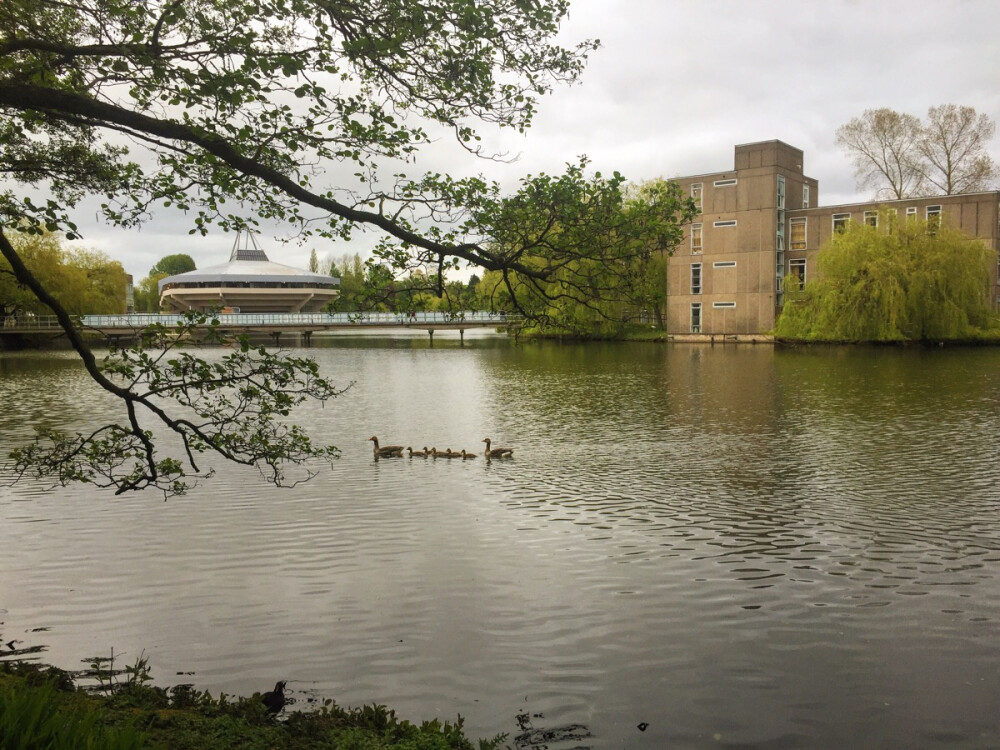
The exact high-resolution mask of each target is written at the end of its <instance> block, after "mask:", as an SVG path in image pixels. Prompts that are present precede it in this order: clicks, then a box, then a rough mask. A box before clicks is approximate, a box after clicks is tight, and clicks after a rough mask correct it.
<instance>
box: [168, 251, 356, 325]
mask: <svg viewBox="0 0 1000 750" xmlns="http://www.w3.org/2000/svg"><path fill="white" fill-rule="evenodd" d="M241 237H246V240H245V241H244V242H243V243H242V245H241V243H240V238H241ZM339 286H340V279H338V278H334V277H332V276H324V275H323V274H319V273H312V272H310V271H304V270H302V269H299V268H293V267H292V266H285V265H282V264H281V263H273V262H271V261H270V260H268V259H267V255H266V254H265V253H264V251H263V250H261V249H260V247H259V246H258V245H257V241H256V240H255V239H254V237H253V235H252V234H250V233H246V234H243V233H241V234H239V235H237V237H236V242H235V243H234V244H233V251H232V253H231V254H230V256H229V262H228V263H223V264H221V265H218V266H209V267H208V268H201V269H198V270H195V271H188V272H187V273H179V274H175V275H174V276H167V277H165V278H163V279H161V280H160V283H159V291H160V309H161V310H164V311H169V312H184V311H186V310H199V311H202V312H208V311H210V310H214V309H217V308H223V309H224V310H225V311H227V312H243V313H300V312H317V311H319V310H320V309H322V307H323V306H324V305H325V304H327V303H328V302H330V301H331V300H333V299H335V298H336V297H337V295H338V294H339V293H340V292H339V289H338V287H339Z"/></svg>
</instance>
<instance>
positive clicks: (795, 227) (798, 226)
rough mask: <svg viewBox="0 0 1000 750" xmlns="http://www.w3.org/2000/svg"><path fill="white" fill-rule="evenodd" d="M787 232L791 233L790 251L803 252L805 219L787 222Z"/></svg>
mask: <svg viewBox="0 0 1000 750" xmlns="http://www.w3.org/2000/svg"><path fill="white" fill-rule="evenodd" d="M788 226H789V230H790V231H791V238H790V241H791V249H792V250H805V249H806V220H805V219H792V220H791V221H789V222H788Z"/></svg>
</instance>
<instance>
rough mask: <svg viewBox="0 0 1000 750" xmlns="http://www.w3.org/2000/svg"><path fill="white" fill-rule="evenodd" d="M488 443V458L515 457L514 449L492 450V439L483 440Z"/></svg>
mask: <svg viewBox="0 0 1000 750" xmlns="http://www.w3.org/2000/svg"><path fill="white" fill-rule="evenodd" d="M483 442H484V443H486V458H511V457H513V455H514V449H513V448H491V447H490V439H489V438H483Z"/></svg>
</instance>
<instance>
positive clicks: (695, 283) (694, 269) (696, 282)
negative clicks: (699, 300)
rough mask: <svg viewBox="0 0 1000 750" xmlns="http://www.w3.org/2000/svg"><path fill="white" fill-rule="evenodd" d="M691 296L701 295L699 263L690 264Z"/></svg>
mask: <svg viewBox="0 0 1000 750" xmlns="http://www.w3.org/2000/svg"><path fill="white" fill-rule="evenodd" d="M691 294H701V263H692V264H691Z"/></svg>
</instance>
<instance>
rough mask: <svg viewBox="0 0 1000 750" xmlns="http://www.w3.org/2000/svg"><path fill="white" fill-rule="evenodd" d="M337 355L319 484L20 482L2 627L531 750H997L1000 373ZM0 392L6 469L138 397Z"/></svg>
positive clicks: (743, 350)
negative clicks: (452, 453) (376, 453)
mask: <svg viewBox="0 0 1000 750" xmlns="http://www.w3.org/2000/svg"><path fill="white" fill-rule="evenodd" d="M323 344H324V345H323V346H319V347H317V348H316V349H314V350H312V351H313V353H314V354H315V356H316V357H317V359H318V360H319V361H320V363H321V365H322V367H323V369H324V372H326V373H327V374H329V375H331V376H332V378H333V380H334V381H335V382H338V383H346V382H349V381H356V385H355V386H354V387H353V388H351V389H350V390H349V391H348V392H347V393H346V394H345V395H344V396H342V397H341V398H338V399H337V400H335V401H334V402H333V403H331V404H327V405H326V406H325V407H324V408H318V407H317V408H314V409H312V410H311V411H308V412H305V413H303V414H302V415H300V420H301V421H302V422H304V423H305V424H306V425H307V426H308V427H309V428H310V429H311V430H312V431H313V432H314V433H316V434H317V435H318V436H319V437H321V438H322V439H324V440H329V441H331V442H334V443H335V444H337V445H339V446H340V447H341V448H342V449H343V456H342V458H341V459H340V460H338V461H337V462H336V463H335V464H334V466H333V468H332V469H329V470H324V471H323V473H322V474H321V476H319V477H317V478H316V479H315V480H314V481H312V482H310V483H308V484H306V485H303V486H300V487H297V488H294V489H289V490H275V489H273V488H270V487H268V486H267V485H264V484H261V483H259V482H258V481H257V480H256V478H255V477H253V476H251V475H250V474H248V472H246V471H244V470H238V469H235V468H233V467H227V466H221V465H220V466H218V467H217V468H218V470H219V473H218V475H217V477H216V478H215V479H214V480H212V481H211V482H209V483H207V484H204V485H203V486H201V487H199V488H196V489H195V490H194V491H193V492H192V493H191V494H190V495H188V496H186V497H182V498H177V499H171V500H170V502H168V503H163V502H161V501H160V500H159V498H157V497H155V496H152V495H140V496H131V497H129V496H126V497H119V498H115V497H113V496H111V495H107V494H99V493H95V492H93V491H91V490H88V489H85V488H70V489H66V490H59V491H56V492H43V489H44V488H41V487H38V486H33V485H31V484H19V485H17V486H15V487H9V486H2V487H0V573H2V576H0V608H2V610H0V636H2V637H3V639H4V640H5V641H6V640H9V639H12V638H14V639H17V640H21V641H24V642H25V643H24V644H23V645H24V646H30V645H34V644H38V643H42V642H44V643H45V644H46V645H47V646H48V648H49V650H48V652H46V654H45V658H46V659H47V660H51V661H53V662H54V663H56V664H59V665H61V666H67V667H73V666H75V665H76V664H77V663H78V662H79V660H80V659H81V658H83V657H84V656H86V655H88V654H95V653H96V654H102V653H108V652H109V651H110V649H111V648H112V647H113V648H114V649H115V652H116V653H119V652H120V651H124V652H126V655H125V656H124V657H123V658H124V659H125V661H128V660H129V655H128V654H132V655H137V654H139V653H140V652H142V650H143V649H145V653H146V655H147V656H148V657H149V659H150V663H151V666H152V668H153V674H154V677H157V678H158V679H159V680H160V681H162V682H174V681H183V682H194V683H195V684H196V686H197V687H198V688H199V689H209V690H212V691H213V692H218V691H226V692H229V693H233V692H239V693H244V694H249V693H252V692H253V691H255V690H263V689H268V688H269V687H270V686H271V685H273V684H274V682H275V681H276V680H278V679H288V680H289V690H290V692H291V693H292V694H295V695H298V696H300V697H303V701H304V702H307V701H308V698H306V697H305V696H330V697H334V698H336V699H337V700H338V701H339V702H341V703H347V704H353V705H359V704H362V703H368V702H372V701H378V702H385V703H388V704H390V705H392V706H393V707H395V708H397V709H398V710H399V712H400V713H401V715H403V716H406V717H410V718H424V717H428V716H431V715H437V716H440V717H442V718H446V719H447V718H454V715H455V714H456V713H459V714H461V715H462V716H463V717H465V718H466V726H467V728H468V729H469V731H470V733H471V734H472V735H474V736H492V735H493V734H495V733H497V732H501V731H504V732H508V733H509V734H510V741H511V742H513V743H515V744H517V746H518V747H525V748H529V747H530V748H536V747H541V746H543V745H544V746H547V747H550V748H553V750H556V749H557V748H571V747H592V748H595V749H596V748H620V747H650V748H653V747H657V748H658V747H681V748H687V747H767V748H780V747H830V748H840V747H857V746H866V747H944V746H949V747H953V746H959V747H994V746H998V745H1000V731H998V727H997V724H996V721H995V711H996V705H997V702H998V699H1000V642H998V639H997V638H996V633H997V626H998V622H1000V585H998V571H1000V551H998V550H1000V519H998V515H997V510H998V503H1000V492H998V479H1000V468H998V467H1000V462H998V460H997V459H998V454H997V443H996V436H997V435H998V434H1000V408H998V407H1000V351H997V350H992V349H982V350H977V349H971V350H954V351H952V350H949V351H924V350H893V349H871V350H867V349H846V348H845V349H806V350H790V351H783V350H777V351H776V350H773V349H771V348H769V347H733V346H728V347H714V348H713V347H698V346H684V347H675V346H660V345H648V344H646V345H621V344H618V345H615V344H607V345H601V344H596V345H588V346H579V345H544V346H539V345H532V344H528V345H523V346H513V345H511V344H509V343H508V342H506V341H505V340H502V339H497V338H491V337H486V336H478V337H467V338H466V342H465V345H464V346H460V345H459V344H458V342H456V341H454V340H447V339H444V338H443V337H442V338H437V340H435V342H434V346H433V347H431V346H430V342H429V341H428V340H426V338H423V337H418V336H411V337H409V338H407V337H397V338H395V339H391V340H388V341H385V340H377V339H356V338H346V337H337V338H331V339H328V340H326V341H324V342H323ZM0 398H2V399H3V403H4V405H5V409H4V411H3V414H2V416H0V432H2V435H3V442H4V445H8V444H11V443H16V442H17V441H19V440H25V439H28V437H29V436H30V434H31V429H32V428H33V427H34V426H35V425H38V424H57V423H58V424H59V425H61V426H64V427H74V428H78V427H82V426H84V425H87V424H89V423H91V420H93V419H95V418H96V417H95V415H96V414H97V413H100V412H101V411H102V410H107V409H109V408H111V406H112V405H111V403H110V402H109V401H108V400H106V399H105V398H104V397H103V396H101V395H99V394H95V392H94V390H93V388H92V387H91V386H89V385H88V384H87V382H86V380H85V378H84V377H83V375H82V372H81V371H80V368H79V367H78V366H76V365H75V364H73V362H72V359H71V358H68V357H67V356H64V355H43V356H39V355H34V356H32V357H28V356H26V355H17V356H16V357H9V356H7V355H3V356H0ZM372 434H376V435H378V436H379V438H380V439H381V440H382V441H383V442H385V443H390V442H391V443H401V444H404V445H412V446H414V447H415V448H416V447H423V446H424V445H426V446H428V447H431V446H434V447H437V448H438V449H439V450H443V449H445V448H451V449H452V450H462V449H466V450H469V451H476V452H481V451H482V449H483V444H482V442H481V440H482V438H484V437H486V436H489V437H491V438H492V439H493V440H494V441H495V442H498V443H503V444H510V445H513V446H514V447H515V448H516V450H515V454H514V459H513V460H511V461H492V462H486V461H484V460H482V458H480V459H479V460H476V461H449V460H443V459H438V460H434V459H418V458H414V459H409V458H403V459H391V460H382V461H378V462H376V461H374V460H373V456H372V453H371V443H369V442H367V439H368V437H369V436H370V435H372ZM38 626H45V627H50V628H51V630H49V631H48V632H45V633H41V634H37V635H36V634H30V633H28V632H26V631H28V630H30V629H31V628H33V627H38ZM0 655H2V654H0ZM178 672H193V673H194V674H193V675H190V676H184V677H183V678H182V679H180V680H172V679H171V676H172V675H174V674H175V673H178Z"/></svg>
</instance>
